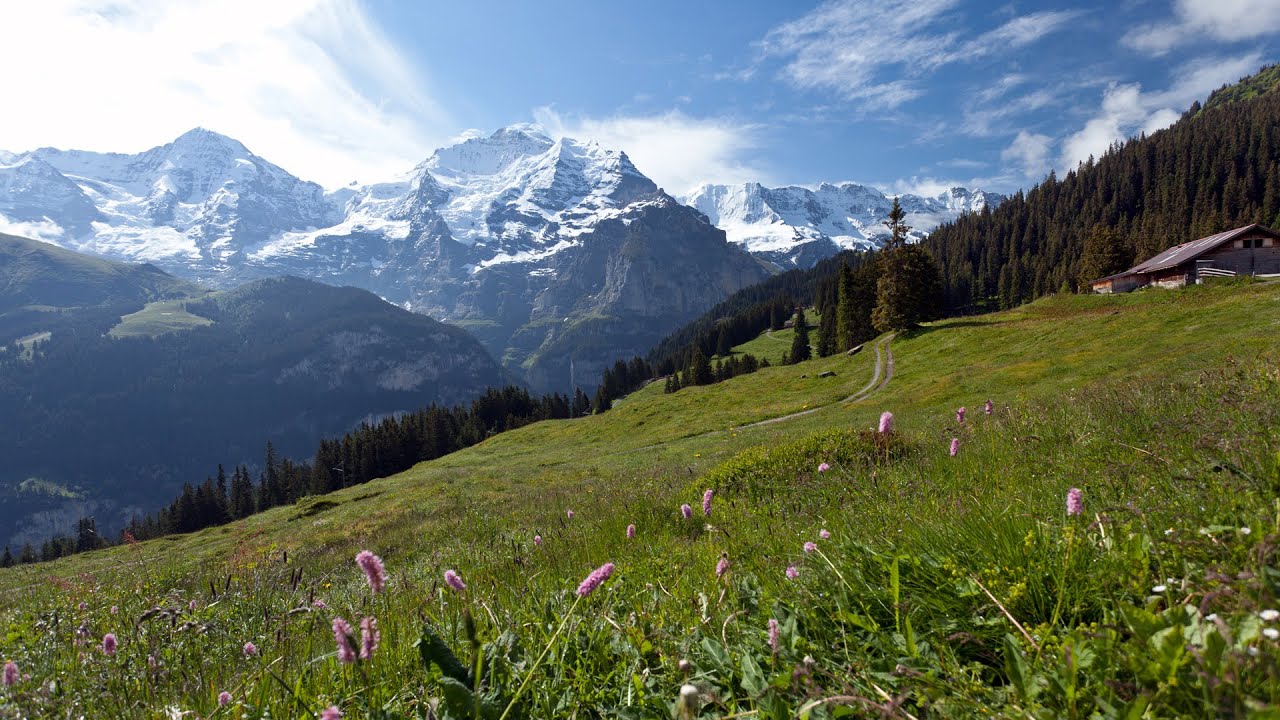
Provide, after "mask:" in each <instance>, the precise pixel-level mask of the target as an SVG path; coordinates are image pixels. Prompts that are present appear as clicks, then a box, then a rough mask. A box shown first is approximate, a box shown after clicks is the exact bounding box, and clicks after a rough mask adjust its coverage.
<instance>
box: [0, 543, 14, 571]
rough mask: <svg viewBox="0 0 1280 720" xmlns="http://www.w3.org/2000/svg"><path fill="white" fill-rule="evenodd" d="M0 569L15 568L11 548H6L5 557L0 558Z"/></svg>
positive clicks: (6, 546)
mask: <svg viewBox="0 0 1280 720" xmlns="http://www.w3.org/2000/svg"><path fill="white" fill-rule="evenodd" d="M0 567H13V553H11V552H9V546H8V545H5V546H4V557H0Z"/></svg>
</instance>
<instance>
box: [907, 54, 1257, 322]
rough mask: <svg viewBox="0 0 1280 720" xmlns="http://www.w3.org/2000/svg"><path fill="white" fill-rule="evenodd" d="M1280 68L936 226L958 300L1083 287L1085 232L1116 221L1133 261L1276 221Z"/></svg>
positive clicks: (937, 246)
mask: <svg viewBox="0 0 1280 720" xmlns="http://www.w3.org/2000/svg"><path fill="white" fill-rule="evenodd" d="M1277 85H1280V70H1278V66H1271V67H1268V68H1264V69H1263V70H1262V71H1260V72H1259V73H1258V74H1257V75H1255V76H1252V77H1250V78H1245V79H1244V80H1242V81H1241V82H1240V83H1238V84H1236V85H1232V86H1229V87H1224V88H1222V89H1220V90H1218V91H1216V92H1215V93H1213V94H1212V95H1211V96H1210V97H1209V98H1208V100H1207V101H1206V102H1205V104H1204V106H1203V107H1201V106H1200V104H1199V103H1196V104H1194V105H1193V106H1192V107H1191V108H1190V109H1189V110H1188V111H1187V112H1186V113H1185V114H1184V115H1183V117H1182V119H1181V120H1179V121H1178V122H1177V123H1175V124H1174V125H1173V126H1172V127H1170V128H1168V129H1166V130H1161V131H1159V132H1157V133H1155V134H1153V135H1151V136H1149V137H1146V136H1144V137H1138V138H1135V139H1132V140H1129V141H1127V142H1124V143H1120V144H1116V145H1114V146H1112V148H1111V149H1110V150H1109V151H1108V152H1107V153H1106V154H1105V155H1104V156H1103V157H1101V158H1099V159H1097V160H1096V161H1093V160H1091V161H1089V162H1086V163H1084V164H1082V165H1081V166H1080V167H1079V169H1077V170H1074V171H1071V172H1068V173H1067V174H1066V175H1065V176H1064V177H1062V178H1058V177H1056V176H1055V175H1053V174H1050V175H1049V177H1048V178H1047V179H1046V180H1045V181H1044V182H1042V183H1040V184H1039V185H1037V186H1035V187H1034V188H1032V189H1031V190H1030V191H1028V192H1026V193H1021V192H1020V193H1017V194H1015V195H1013V196H1012V197H1010V198H1009V199H1008V200H1006V201H1005V202H1004V203H1003V204H1001V205H1000V206H999V207H998V208H996V209H995V210H985V211H983V212H982V213H975V214H973V215H967V216H964V217H962V218H960V219H959V220H957V221H955V222H954V223H951V224H948V225H944V226H942V227H939V228H938V229H937V230H935V231H934V232H933V234H932V235H930V236H929V238H928V239H927V240H925V244H926V247H928V248H929V249H930V250H931V251H932V252H933V254H934V255H935V257H936V258H937V259H938V262H939V264H940V265H941V266H942V272H943V278H944V284H945V292H946V302H947V306H948V308H949V309H950V310H951V311H953V312H955V311H964V312H970V311H979V312H980V311H984V310H990V309H994V308H997V307H1001V308H1003V307H1011V306H1013V305H1017V304H1019V303H1022V302H1026V301H1028V300H1031V299H1033V298H1036V297H1039V296H1042V295H1045V294H1048V293H1052V292H1056V291H1058V290H1060V289H1063V288H1069V289H1075V288H1078V287H1079V285H1080V283H1081V282H1085V281H1087V280H1089V279H1092V278H1085V277H1082V274H1088V273H1087V272H1085V268H1084V267H1083V264H1082V255H1083V249H1084V241H1085V239H1086V238H1087V237H1088V236H1089V234H1090V233H1091V232H1094V231H1095V229H1097V228H1102V229H1104V230H1105V229H1112V230H1114V231H1116V236H1117V237H1118V238H1119V241H1120V242H1121V243H1122V245H1123V246H1124V247H1123V251H1124V252H1125V253H1126V254H1127V255H1128V256H1131V257H1133V258H1134V260H1135V261H1140V260H1144V259H1146V258H1149V257H1151V256H1153V255H1155V254H1157V253H1159V252H1160V251H1162V250H1165V249H1166V248H1169V247H1171V246H1173V245H1177V244H1179V243H1183V242H1187V241H1189V240H1194V239H1196V238H1200V237H1204V236H1206V235H1211V234H1213V233H1216V232H1219V231H1222V230H1226V229H1230V228H1234V227H1239V226H1242V225H1248V224H1250V223H1255V222H1258V223H1263V224H1268V225H1275V224H1277V223H1280V92H1276V87H1277Z"/></svg>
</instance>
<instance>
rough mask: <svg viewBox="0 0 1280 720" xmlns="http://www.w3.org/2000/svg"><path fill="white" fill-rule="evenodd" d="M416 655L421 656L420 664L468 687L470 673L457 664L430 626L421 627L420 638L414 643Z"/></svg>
mask: <svg viewBox="0 0 1280 720" xmlns="http://www.w3.org/2000/svg"><path fill="white" fill-rule="evenodd" d="M416 644H417V646H418V654H419V655H421V656H422V664H423V665H426V666H427V667H428V668H430V667H432V666H433V665H434V666H435V667H437V668H439V669H440V672H441V673H444V675H445V677H448V678H452V679H454V680H457V681H458V682H459V683H462V685H463V686H470V685H471V684H472V682H471V673H469V672H467V669H466V668H465V667H463V665H462V663H461V662H458V657H457V656H456V655H454V654H453V651H452V650H450V649H449V646H448V644H446V643H445V641H444V639H443V638H441V637H440V635H439V634H438V633H437V632H436V631H435V628H433V627H431V625H430V624H427V625H424V626H423V627H422V638H421V639H420V640H418V642H417V643H416Z"/></svg>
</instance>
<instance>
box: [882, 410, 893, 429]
mask: <svg viewBox="0 0 1280 720" xmlns="http://www.w3.org/2000/svg"><path fill="white" fill-rule="evenodd" d="M891 432H893V413H891V412H887V411H886V412H884V413H881V414H880V434H881V435H884V434H886V433H891Z"/></svg>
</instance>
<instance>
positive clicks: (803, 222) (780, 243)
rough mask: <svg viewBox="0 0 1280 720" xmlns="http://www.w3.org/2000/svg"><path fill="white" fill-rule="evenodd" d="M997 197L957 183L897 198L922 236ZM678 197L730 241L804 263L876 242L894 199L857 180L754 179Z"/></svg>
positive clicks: (883, 232)
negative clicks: (932, 193)
mask: <svg viewBox="0 0 1280 720" xmlns="http://www.w3.org/2000/svg"><path fill="white" fill-rule="evenodd" d="M1003 199H1004V198H1003V197H1002V196H999V195H995V194H993V193H986V192H983V191H981V190H969V189H967V188H962V187H956V188H950V189H949V190H947V191H944V192H943V193H941V194H939V195H938V196H936V197H920V196H918V195H911V194H904V195H900V196H898V200H899V202H900V203H901V205H902V208H903V209H904V210H906V212H907V217H906V222H907V224H908V225H910V226H911V227H912V236H913V237H914V238H916V239H919V238H921V237H924V236H925V235H926V234H927V233H928V232H930V231H932V230H933V229H934V228H935V227H937V226H938V225H940V224H942V223H944V222H947V221H949V220H954V219H955V218H956V217H958V216H959V215H960V214H962V213H965V212H978V211H981V210H982V208H983V207H985V206H986V205H987V204H988V203H989V204H991V205H995V204H996V203H998V202H1000V201H1001V200H1003ZM682 201H683V202H685V203H686V204H688V205H692V206H693V207H695V208H697V209H698V210H699V211H701V212H702V213H703V214H704V215H706V216H707V217H708V218H709V219H710V220H711V222H712V223H714V224H715V225H716V226H718V227H720V228H721V229H723V230H724V231H725V234H726V235H727V236H728V238H729V241H730V242H733V243H737V244H739V245H741V246H742V247H744V248H745V249H746V250H748V251H750V252H752V253H756V254H760V255H763V256H765V257H768V258H770V259H772V260H774V261H775V262H778V263H780V264H784V265H788V264H789V265H799V266H809V265H812V264H813V263H814V262H816V261H817V260H819V259H821V258H823V257H827V256H829V255H833V254H835V253H836V252H838V251H839V250H842V249H857V248H862V249H867V248H874V247H878V246H879V245H880V244H881V242H882V241H883V238H884V237H885V236H886V234H887V232H888V231H887V230H886V229H885V227H884V221H885V219H886V218H888V216H889V211H890V210H891V209H892V207H893V199H892V198H891V197H890V196H887V195H885V194H884V193H882V192H880V191H879V190H876V189H875V188H872V187H868V186H866V185H859V184H857V183H841V184H839V185H834V184H832V183H825V182H824V183H821V184H819V185H818V187H817V189H816V190H810V189H808V188H803V187H796V186H789V187H780V188H767V187H763V186H761V185H760V184H759V183H743V184H740V185H703V186H701V187H699V188H697V189H696V190H695V191H694V192H693V193H691V194H690V195H688V196H686V197H684V198H682Z"/></svg>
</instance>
